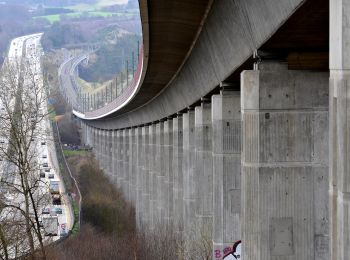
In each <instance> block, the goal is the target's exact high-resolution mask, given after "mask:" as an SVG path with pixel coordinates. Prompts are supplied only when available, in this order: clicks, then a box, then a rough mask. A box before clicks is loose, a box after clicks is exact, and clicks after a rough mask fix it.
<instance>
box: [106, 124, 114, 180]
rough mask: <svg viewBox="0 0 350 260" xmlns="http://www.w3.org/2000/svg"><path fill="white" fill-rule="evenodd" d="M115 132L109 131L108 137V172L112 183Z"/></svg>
mask: <svg viewBox="0 0 350 260" xmlns="http://www.w3.org/2000/svg"><path fill="white" fill-rule="evenodd" d="M112 134H113V131H108V132H107V136H108V139H107V140H108V141H107V145H106V146H107V159H108V166H107V171H108V177H109V180H110V181H113V136H112Z"/></svg>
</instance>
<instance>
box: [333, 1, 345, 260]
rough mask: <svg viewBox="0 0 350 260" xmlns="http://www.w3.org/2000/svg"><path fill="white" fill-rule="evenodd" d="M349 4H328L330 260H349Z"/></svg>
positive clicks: (334, 2)
mask: <svg viewBox="0 0 350 260" xmlns="http://www.w3.org/2000/svg"><path fill="white" fill-rule="evenodd" d="M349 19H350V1H349V0H343V1H340V0H334V1H333V0H332V1H330V52H329V54H330V56H329V59H330V60H329V69H330V93H329V101H330V104H329V116H330V136H329V139H330V140H329V145H330V151H329V158H330V164H329V177H330V180H329V194H330V212H331V215H330V227H331V233H330V237H331V256H330V259H331V260H338V259H339V260H345V259H350V222H349V216H350V172H349V169H350V135H349V133H350V118H349V114H350V110H349V107H350V95H349V93H350V59H349V54H350V46H349V42H350V34H349Z"/></svg>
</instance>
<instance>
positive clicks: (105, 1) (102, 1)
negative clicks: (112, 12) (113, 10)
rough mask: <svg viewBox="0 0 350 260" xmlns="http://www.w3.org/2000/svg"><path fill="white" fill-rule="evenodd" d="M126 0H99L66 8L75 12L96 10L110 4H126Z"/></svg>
mask: <svg viewBox="0 0 350 260" xmlns="http://www.w3.org/2000/svg"><path fill="white" fill-rule="evenodd" d="M127 2H128V0H99V1H97V2H96V3H95V4H78V5H73V6H68V7H67V8H69V9H72V10H75V11H77V12H91V11H98V10H100V9H101V7H105V6H111V5H115V4H126V3H127Z"/></svg>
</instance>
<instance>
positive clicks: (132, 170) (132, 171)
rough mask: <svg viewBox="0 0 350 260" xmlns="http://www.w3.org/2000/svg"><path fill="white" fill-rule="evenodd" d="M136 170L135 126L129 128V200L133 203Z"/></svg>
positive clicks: (134, 198) (134, 199)
mask: <svg viewBox="0 0 350 260" xmlns="http://www.w3.org/2000/svg"><path fill="white" fill-rule="evenodd" d="M136 170H137V158H136V137H135V128H134V127H133V128H131V129H130V130H129V174H128V175H129V192H130V193H129V195H130V201H131V203H132V204H133V205H135V202H136Z"/></svg>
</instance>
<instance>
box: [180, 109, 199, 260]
mask: <svg viewBox="0 0 350 260" xmlns="http://www.w3.org/2000/svg"><path fill="white" fill-rule="evenodd" d="M182 120H183V121H182V127H183V146H182V149H183V161H182V174H183V207H184V211H183V214H184V215H183V220H184V243H185V255H189V253H190V252H189V250H191V248H192V244H193V240H194V239H195V231H196V230H195V228H196V225H195V219H196V218H195V216H196V215H195V210H196V200H195V183H194V176H195V167H196V161H195V127H194V109H193V108H190V109H189V110H188V111H187V112H186V113H184V114H183V116H182Z"/></svg>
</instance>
